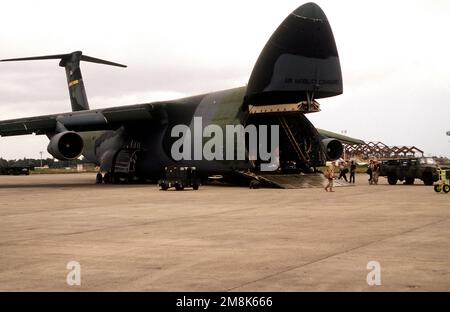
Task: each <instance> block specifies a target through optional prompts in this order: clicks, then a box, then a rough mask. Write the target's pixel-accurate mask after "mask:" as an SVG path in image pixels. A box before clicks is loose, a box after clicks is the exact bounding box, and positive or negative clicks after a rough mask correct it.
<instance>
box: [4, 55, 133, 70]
mask: <svg viewBox="0 0 450 312" xmlns="http://www.w3.org/2000/svg"><path fill="white" fill-rule="evenodd" d="M73 55H77V56H78V57H77V58H78V59H79V60H80V61H85V62H90V63H97V64H103V65H111V66H118V67H127V66H126V65H122V64H119V63H114V62H110V61H106V60H102V59H99V58H95V57H91V56H87V55H83V53H82V52H81V51H76V52H72V53H68V54H54V55H43V56H31V57H20V58H12V59H4V60H0V62H13V61H39V60H55V59H56V60H58V59H60V60H61V63H60V65H61V66H63V67H64V66H65V63H66V62H67V61H69V60H71V59H72V56H73Z"/></svg>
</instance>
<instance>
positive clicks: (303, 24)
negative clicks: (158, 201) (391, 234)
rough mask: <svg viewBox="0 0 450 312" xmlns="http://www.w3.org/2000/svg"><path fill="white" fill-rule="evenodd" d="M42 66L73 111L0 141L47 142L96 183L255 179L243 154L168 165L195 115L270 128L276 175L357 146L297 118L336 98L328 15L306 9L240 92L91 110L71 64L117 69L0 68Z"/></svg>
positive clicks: (29, 122)
mask: <svg viewBox="0 0 450 312" xmlns="http://www.w3.org/2000/svg"><path fill="white" fill-rule="evenodd" d="M48 59H59V60H60V62H59V66H61V67H64V68H65V71H66V76H67V83H68V88H69V94H70V102H71V105H72V112H69V113H61V114H54V115H45V116H39V117H30V118H20V119H13V120H6V121H0V135H1V136H12V135H25V134H32V133H35V134H37V135H46V136H47V137H48V138H49V139H50V143H49V145H48V152H49V153H50V154H51V155H53V156H54V157H55V158H57V159H60V160H70V159H76V158H78V157H79V156H80V155H83V156H84V157H85V158H86V159H87V160H89V161H91V162H93V163H95V164H97V165H98V166H99V167H100V172H101V173H99V174H98V175H97V182H101V181H102V180H103V181H104V182H105V183H111V182H117V181H123V180H137V179H147V180H156V179H159V178H161V177H162V176H163V174H164V169H165V167H167V166H172V165H177V166H195V167H196V169H197V174H198V175H199V176H200V177H203V178H206V177H208V176H211V175H215V176H219V175H220V176H222V177H223V178H224V179H228V180H231V181H232V182H235V183H238V182H239V181H242V179H243V177H244V176H245V174H242V173H243V172H252V173H253V174H259V173H261V164H263V163H264V160H262V159H260V157H259V156H256V157H253V158H252V157H249V153H248V150H246V153H245V155H246V156H245V159H240V160H239V159H238V160H220V159H215V160H208V159H204V158H200V159H198V158H194V159H193V160H190V159H175V158H174V157H173V153H172V146H173V144H174V143H175V142H176V141H177V140H178V139H179V138H178V137H173V135H172V134H173V129H174V127H176V126H177V125H185V126H187V127H190V129H193V128H194V127H195V125H194V121H195V120H196V119H197V120H198V117H201V121H202V127H206V126H208V125H218V126H220V127H225V126H226V125H239V124H240V125H243V126H248V125H255V126H260V125H266V126H268V127H270V126H273V125H276V126H278V127H279V129H280V130H279V145H278V146H277V150H276V157H277V168H278V169H277V172H278V173H280V174H282V173H283V172H288V171H289V172H291V173H292V172H294V173H300V172H314V170H315V168H316V167H318V166H323V165H324V164H325V162H326V160H334V159H337V158H339V157H340V156H341V153H342V151H343V147H342V143H341V142H345V143H360V141H359V140H355V139H352V138H349V137H346V136H339V135H336V134H334V133H331V132H325V131H321V130H319V129H316V128H315V127H314V126H313V125H312V124H311V123H310V122H309V120H308V119H307V118H306V117H305V114H306V113H310V112H316V111H319V110H320V109H319V104H318V103H317V101H316V100H317V99H320V98H326V97H331V96H335V95H339V94H342V75H341V67H340V62H339V56H338V51H337V49H336V44H335V41H334V37H333V33H332V30H331V27H330V24H329V23H328V20H327V17H326V16H325V14H324V13H323V11H322V10H321V8H320V7H319V6H318V5H316V4H314V3H307V4H304V5H302V6H300V7H299V8H297V9H296V10H295V11H293V12H292V13H291V14H290V15H289V16H288V17H287V18H286V19H285V20H284V21H283V22H282V24H281V25H280V26H279V27H278V29H277V30H276V31H275V32H274V34H273V35H272V37H271V38H270V39H269V41H268V42H267V44H266V46H265V47H264V49H263V50H262V52H261V54H260V56H259V58H258V60H257V62H256V65H255V67H254V68H253V71H252V74H251V76H250V79H249V81H248V84H247V86H245V87H240V88H235V89H230V90H224V91H219V92H213V93H209V94H203V95H198V96H192V97H188V98H183V99H178V100H173V101H164V102H154V103H146V104H138V105H129V106H120V107H112V108H105V109H96V110H91V109H90V107H89V104H88V100H87V97H86V92H85V88H84V84H83V79H82V76H81V71H80V61H85V62H93V63H99V64H105V65H112V66H120V67H126V66H124V65H121V64H117V63H113V62H109V61H105V60H101V59H98V58H93V57H89V56H86V55H83V54H82V52H81V51H77V52H73V53H70V54H60V55H49V56H39V57H27V58H16V59H6V60H1V61H2V62H5V61H25V60H48ZM271 129H272V128H271ZM336 138H338V139H336ZM203 143H205V142H203ZM259 144H260V143H259ZM246 146H247V145H246ZM183 148H184V147H183ZM102 173H103V176H102Z"/></svg>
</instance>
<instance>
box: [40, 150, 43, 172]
mask: <svg viewBox="0 0 450 312" xmlns="http://www.w3.org/2000/svg"><path fill="white" fill-rule="evenodd" d="M42 153H43V152H42V151H40V152H39V154H41V168H42Z"/></svg>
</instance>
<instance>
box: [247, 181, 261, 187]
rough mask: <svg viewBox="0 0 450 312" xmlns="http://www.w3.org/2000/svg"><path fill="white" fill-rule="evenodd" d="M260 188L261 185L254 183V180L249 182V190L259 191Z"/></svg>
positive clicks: (257, 182)
mask: <svg viewBox="0 0 450 312" xmlns="http://www.w3.org/2000/svg"><path fill="white" fill-rule="evenodd" d="M260 186H261V183H260V182H259V181H256V180H251V181H250V185H249V187H250V188H251V189H259V187H260Z"/></svg>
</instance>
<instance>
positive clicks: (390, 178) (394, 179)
mask: <svg viewBox="0 0 450 312" xmlns="http://www.w3.org/2000/svg"><path fill="white" fill-rule="evenodd" d="M397 181H398V179H397V177H396V176H392V175H390V176H388V183H389V184H390V185H395V184H397Z"/></svg>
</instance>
